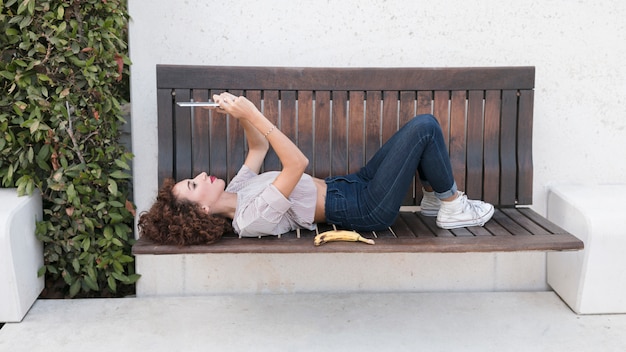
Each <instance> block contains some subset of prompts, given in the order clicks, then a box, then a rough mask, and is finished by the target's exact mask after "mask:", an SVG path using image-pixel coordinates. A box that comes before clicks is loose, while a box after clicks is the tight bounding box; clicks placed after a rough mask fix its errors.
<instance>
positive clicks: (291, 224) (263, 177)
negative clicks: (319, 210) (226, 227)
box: [226, 165, 317, 237]
mask: <svg viewBox="0 0 626 352" xmlns="http://www.w3.org/2000/svg"><path fill="white" fill-rule="evenodd" d="M278 174H279V172H278V171H268V172H264V173H262V174H260V175H257V174H256V173H254V172H252V170H250V169H249V168H248V167H247V166H245V165H243V166H242V167H241V169H240V170H239V172H238V173H237V175H236V176H235V177H234V178H233V179H232V180H231V182H230V184H229V185H228V186H227V187H226V192H233V193H237V208H236V209H235V216H234V218H233V228H234V230H235V232H236V233H238V234H239V237H257V236H267V235H280V234H283V233H286V232H289V231H293V230H295V229H297V228H304V229H308V230H314V229H315V227H316V225H315V223H313V219H314V217H315V203H316V201H317V189H316V187H315V183H314V182H313V179H312V178H311V176H309V175H307V174H303V175H302V177H301V178H300V181H299V182H298V184H297V185H296V187H295V188H294V190H293V191H292V192H291V195H290V196H289V198H285V196H283V194H282V193H280V191H279V190H278V189H277V188H276V187H274V185H273V184H272V182H274V180H275V179H276V176H278Z"/></svg>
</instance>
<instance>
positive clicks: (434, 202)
mask: <svg viewBox="0 0 626 352" xmlns="http://www.w3.org/2000/svg"><path fill="white" fill-rule="evenodd" d="M422 193H424V197H422V201H421V202H420V209H421V211H420V212H421V213H422V215H424V216H437V213H439V207H441V200H439V198H437V197H435V192H427V191H426V190H424V189H422Z"/></svg>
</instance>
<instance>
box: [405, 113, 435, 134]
mask: <svg viewBox="0 0 626 352" xmlns="http://www.w3.org/2000/svg"><path fill="white" fill-rule="evenodd" d="M406 127H407V128H410V129H411V130H412V131H413V134H415V133H428V134H431V133H432V132H433V131H440V130H441V126H440V125H439V121H437V118H436V117H435V116H433V115H431V114H423V115H417V116H415V117H413V119H411V121H409V122H408V123H407V124H406Z"/></svg>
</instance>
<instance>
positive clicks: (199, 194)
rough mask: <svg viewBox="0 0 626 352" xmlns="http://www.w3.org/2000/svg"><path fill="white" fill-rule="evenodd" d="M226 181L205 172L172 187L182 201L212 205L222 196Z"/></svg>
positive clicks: (206, 205) (202, 205)
mask: <svg viewBox="0 0 626 352" xmlns="http://www.w3.org/2000/svg"><path fill="white" fill-rule="evenodd" d="M225 187H226V182H224V180H221V179H218V178H217V177H215V176H208V175H207V174H206V172H203V173H201V174H199V175H198V176H196V177H195V178H193V179H186V180H182V181H180V182H178V183H177V184H176V185H175V186H174V188H173V189H172V193H173V194H174V196H175V197H176V198H177V199H178V200H181V201H184V200H187V201H190V202H192V203H195V204H198V205H200V206H201V207H203V208H204V207H209V208H210V207H211V206H213V204H215V202H216V201H217V200H218V199H219V198H220V196H221V195H222V193H224V189H225Z"/></svg>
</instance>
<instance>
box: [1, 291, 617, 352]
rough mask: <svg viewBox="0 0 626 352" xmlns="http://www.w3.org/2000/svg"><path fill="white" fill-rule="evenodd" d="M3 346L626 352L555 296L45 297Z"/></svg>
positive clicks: (590, 318) (609, 319)
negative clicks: (78, 298) (60, 298)
mask: <svg viewBox="0 0 626 352" xmlns="http://www.w3.org/2000/svg"><path fill="white" fill-rule="evenodd" d="M0 351H2V352H5V351H7V352H8V351H11V352H19V351H29V352H36V351H90V352H97V351H359V352H362V351H567V352H574V351H603V352H606V351H626V315H586V316H582V315H576V314H575V313H573V312H572V311H571V310H570V309H569V308H568V307H567V306H566V305H565V304H564V303H563V302H562V301H561V300H560V299H559V297H558V296H556V295H555V294H554V293H553V292H531V293H393V294H367V293H363V294H291V295H229V296H208V297H183V298H179V297H171V298H162V297H161V298H125V299H83V300H39V301H37V302H36V303H35V305H34V306H33V308H32V309H31V310H30V312H29V313H28V314H27V315H26V317H25V318H24V320H23V321H22V322H21V323H10V324H6V325H4V327H3V328H2V329H1V330H0Z"/></svg>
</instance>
